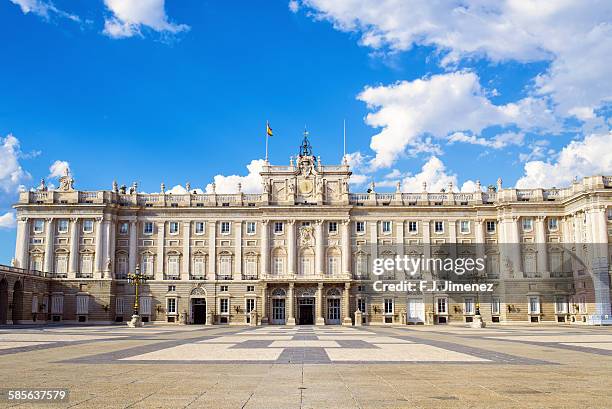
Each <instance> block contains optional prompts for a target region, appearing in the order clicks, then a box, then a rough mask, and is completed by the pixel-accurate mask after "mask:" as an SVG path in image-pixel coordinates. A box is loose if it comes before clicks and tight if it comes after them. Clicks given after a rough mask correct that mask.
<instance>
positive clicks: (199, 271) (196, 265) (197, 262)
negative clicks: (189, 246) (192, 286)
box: [193, 257, 204, 277]
mask: <svg viewBox="0 0 612 409" xmlns="http://www.w3.org/2000/svg"><path fill="white" fill-rule="evenodd" d="M193 273H194V275H195V276H198V277H201V276H203V275H204V257H196V258H194V259H193Z"/></svg>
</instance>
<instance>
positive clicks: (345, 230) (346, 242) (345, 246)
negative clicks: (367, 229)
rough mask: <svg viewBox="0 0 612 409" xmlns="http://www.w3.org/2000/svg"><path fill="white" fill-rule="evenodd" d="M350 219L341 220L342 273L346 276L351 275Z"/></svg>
mask: <svg viewBox="0 0 612 409" xmlns="http://www.w3.org/2000/svg"><path fill="white" fill-rule="evenodd" d="M350 226H351V224H350V221H349V220H343V221H342V225H341V227H342V274H343V275H344V276H345V277H346V278H350V277H351V270H352V268H351V248H352V246H351V230H350Z"/></svg>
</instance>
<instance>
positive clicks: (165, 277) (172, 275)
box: [164, 274, 181, 280]
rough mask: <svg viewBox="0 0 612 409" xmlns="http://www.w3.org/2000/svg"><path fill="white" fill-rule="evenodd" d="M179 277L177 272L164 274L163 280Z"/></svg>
mask: <svg viewBox="0 0 612 409" xmlns="http://www.w3.org/2000/svg"><path fill="white" fill-rule="evenodd" d="M180 279H181V277H180V276H179V275H178V274H164V280H180Z"/></svg>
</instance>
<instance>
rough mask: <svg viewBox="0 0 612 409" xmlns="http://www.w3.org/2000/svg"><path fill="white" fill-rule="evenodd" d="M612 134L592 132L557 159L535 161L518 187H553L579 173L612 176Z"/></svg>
mask: <svg viewBox="0 0 612 409" xmlns="http://www.w3.org/2000/svg"><path fill="white" fill-rule="evenodd" d="M610 147H612V133H603V134H592V135H589V136H586V137H585V138H584V139H583V140H582V141H573V142H571V143H569V144H568V145H567V146H565V147H564V148H563V149H562V150H561V151H560V152H559V154H558V156H557V158H556V161H554V162H552V161H551V162H544V161H531V162H527V163H526V164H525V174H524V176H523V177H521V178H520V179H519V180H518V181H517V182H516V187H517V188H534V187H552V186H558V187H560V186H564V185H567V184H569V183H570V182H571V181H572V179H574V177H575V176H577V177H584V176H594V175H612V149H610Z"/></svg>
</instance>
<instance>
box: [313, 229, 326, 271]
mask: <svg viewBox="0 0 612 409" xmlns="http://www.w3.org/2000/svg"><path fill="white" fill-rule="evenodd" d="M315 274H316V275H318V276H319V277H321V276H323V275H324V274H325V247H324V246H323V221H322V220H317V221H316V222H315Z"/></svg>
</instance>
